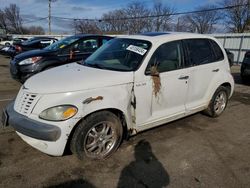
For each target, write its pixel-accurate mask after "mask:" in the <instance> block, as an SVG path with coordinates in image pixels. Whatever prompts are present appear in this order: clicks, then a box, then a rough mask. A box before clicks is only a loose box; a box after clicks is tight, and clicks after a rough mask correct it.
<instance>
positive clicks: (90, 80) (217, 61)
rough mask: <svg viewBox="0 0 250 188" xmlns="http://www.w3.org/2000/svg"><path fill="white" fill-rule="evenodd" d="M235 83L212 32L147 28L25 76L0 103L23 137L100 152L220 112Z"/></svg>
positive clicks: (57, 148) (51, 150)
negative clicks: (76, 60)
mask: <svg viewBox="0 0 250 188" xmlns="http://www.w3.org/2000/svg"><path fill="white" fill-rule="evenodd" d="M233 89H234V80H233V77H232V76H231V73H230V68H229V63H228V58H227V54H226V52H225V50H224V49H223V48H222V46H221V45H220V44H219V43H218V42H217V41H216V40H215V39H214V38H212V37H208V36H204V35H198V34H187V33H147V34H142V35H135V36H122V37H120V38H119V37H118V38H115V39H113V40H110V41H108V42H107V43H106V44H105V45H103V46H102V47H101V48H100V49H98V50H97V51H96V52H95V53H94V54H92V55H91V56H90V57H89V58H88V59H87V60H85V61H84V62H81V63H73V64H68V65H64V66H61V67H57V68H54V69H51V70H48V71H45V72H42V73H39V74H37V75H35V76H34V77H31V78H30V79H28V80H27V81H26V82H25V84H24V85H23V86H22V88H21V89H20V91H19V93H18V95H17V97H16V99H15V102H13V103H11V104H9V105H8V107H7V108H6V110H5V111H4V114H5V115H4V116H3V121H4V124H5V125H8V124H10V125H12V126H13V127H14V129H15V130H16V132H17V134H18V135H19V136H20V137H21V138H22V139H23V140H24V141H25V142H27V143H28V144H30V145H31V146H33V147H35V148H37V149H38V150H40V151H42V152H44V153H47V154H49V155H54V156H61V155H63V153H64V150H65V147H66V145H67V143H68V145H69V146H70V149H71V151H72V152H73V153H75V154H76V155H77V156H78V157H79V159H83V158H85V157H87V158H91V159H102V158H105V157H107V156H109V155H110V154H111V153H112V152H114V151H115V150H116V149H117V148H118V146H119V144H120V143H121V141H122V139H123V138H124V137H127V136H130V135H134V134H136V133H138V132H140V131H143V130H146V129H149V128H152V127H156V126H159V125H162V124H165V123H168V122H170V121H173V120H176V119H179V118H182V117H184V116H188V115H190V114H193V113H196V112H199V111H204V110H205V112H206V113H207V114H208V115H210V116H211V117H217V116H219V115H221V114H222V112H223V111H224V110H225V108H226V106H227V101H228V99H229V98H230V97H231V95H232V93H233Z"/></svg>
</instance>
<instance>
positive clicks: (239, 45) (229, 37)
mask: <svg viewBox="0 0 250 188" xmlns="http://www.w3.org/2000/svg"><path fill="white" fill-rule="evenodd" d="M212 36H214V37H215V38H217V39H218V40H219V42H221V44H222V45H223V47H224V48H226V49H228V50H229V51H230V52H232V53H233V54H234V63H237V64H240V63H241V62H242V61H243V58H244V55H245V53H246V51H248V50H250V33H239V34H230V33H228V34H212Z"/></svg>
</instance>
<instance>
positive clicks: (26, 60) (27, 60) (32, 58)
mask: <svg viewBox="0 0 250 188" xmlns="http://www.w3.org/2000/svg"><path fill="white" fill-rule="evenodd" d="M41 58H42V57H41V56H38V57H31V58H28V59H25V60H23V61H21V62H20V63H19V65H29V64H33V63H36V62H37V61H39V60H40V59H41Z"/></svg>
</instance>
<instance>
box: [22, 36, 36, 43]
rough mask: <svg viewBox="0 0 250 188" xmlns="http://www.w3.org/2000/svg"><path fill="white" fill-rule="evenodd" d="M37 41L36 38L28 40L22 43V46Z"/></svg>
mask: <svg viewBox="0 0 250 188" xmlns="http://www.w3.org/2000/svg"><path fill="white" fill-rule="evenodd" d="M37 39H38V38H37V37H32V38H29V39H28V40H26V41H24V42H23V44H27V43H30V42H32V41H35V40H37Z"/></svg>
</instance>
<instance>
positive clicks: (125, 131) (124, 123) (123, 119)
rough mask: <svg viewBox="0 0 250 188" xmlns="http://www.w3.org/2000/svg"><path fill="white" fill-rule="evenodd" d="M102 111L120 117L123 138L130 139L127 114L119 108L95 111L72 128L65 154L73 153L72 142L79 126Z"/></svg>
mask: <svg viewBox="0 0 250 188" xmlns="http://www.w3.org/2000/svg"><path fill="white" fill-rule="evenodd" d="M101 111H109V112H111V113H113V114H114V115H116V116H117V117H118V119H119V120H120V121H121V124H122V128H123V135H122V138H123V139H128V137H129V135H130V134H129V128H128V124H127V120H126V117H125V113H124V112H123V111H121V110H119V109H117V108H105V109H100V110H96V111H93V112H91V113H89V114H87V115H86V116H84V117H82V118H81V119H80V120H79V121H78V122H77V123H76V124H75V126H74V127H73V128H72V130H71V132H70V134H69V136H68V140H67V144H66V146H65V149H64V153H71V151H70V142H71V140H72V137H73V135H74V133H75V130H76V128H77V126H78V125H79V124H80V123H81V122H82V121H83V120H84V119H86V118H87V117H89V116H91V115H92V114H95V113H97V112H101Z"/></svg>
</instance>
